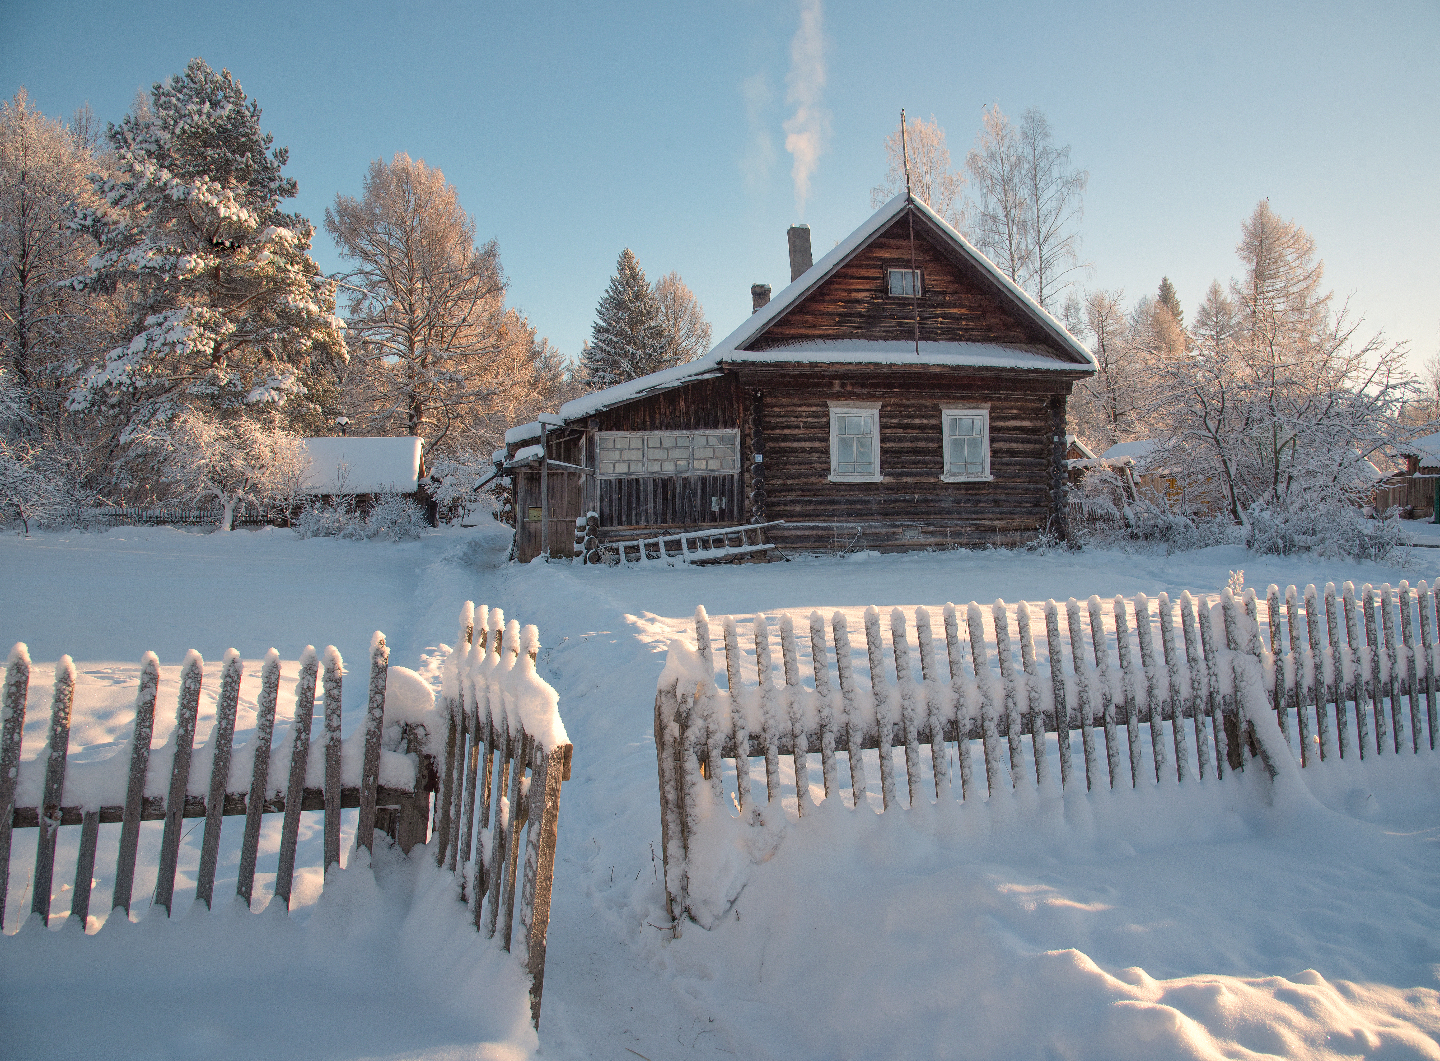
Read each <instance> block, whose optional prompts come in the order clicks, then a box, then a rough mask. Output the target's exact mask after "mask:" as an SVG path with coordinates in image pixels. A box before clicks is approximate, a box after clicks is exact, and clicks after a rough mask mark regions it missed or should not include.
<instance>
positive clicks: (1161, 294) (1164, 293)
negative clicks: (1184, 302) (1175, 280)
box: [1155, 276, 1185, 328]
mask: <svg viewBox="0 0 1440 1061" xmlns="http://www.w3.org/2000/svg"><path fill="white" fill-rule="evenodd" d="M1155 301H1157V302H1159V303H1160V305H1162V306H1164V307H1165V308H1166V309H1167V310H1169V311H1170V316H1172V317H1174V318H1175V323H1176V324H1178V325H1180V327H1182V328H1183V327H1185V311H1184V310H1183V309H1181V308H1180V296H1179V295H1177V294H1176V293H1175V285H1174V284H1172V283H1171V282H1170V278H1169V277H1168V276H1162V277H1161V278H1160V289H1159V291H1157V292H1156V294H1155Z"/></svg>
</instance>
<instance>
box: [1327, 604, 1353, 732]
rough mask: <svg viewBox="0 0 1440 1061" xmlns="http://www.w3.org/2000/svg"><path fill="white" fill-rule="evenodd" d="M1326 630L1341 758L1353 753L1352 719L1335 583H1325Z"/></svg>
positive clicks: (1328, 686) (1331, 691) (1331, 692)
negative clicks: (1349, 708) (1347, 703)
mask: <svg viewBox="0 0 1440 1061" xmlns="http://www.w3.org/2000/svg"><path fill="white" fill-rule="evenodd" d="M1325 629H1326V632H1327V633H1328V634H1329V635H1330V680H1329V681H1328V682H1327V683H1326V688H1327V689H1328V690H1329V693H1330V699H1331V701H1332V702H1333V703H1334V704H1335V747H1336V748H1337V749H1338V750H1339V752H1340V758H1342V759H1343V758H1345V756H1346V754H1347V753H1348V752H1350V751H1353V748H1352V747H1351V745H1350V718H1349V713H1348V711H1347V710H1346V706H1345V705H1346V695H1345V652H1344V649H1343V648H1342V647H1341V644H1340V605H1339V603H1338V602H1337V601H1336V599H1335V583H1333V582H1327V583H1325Z"/></svg>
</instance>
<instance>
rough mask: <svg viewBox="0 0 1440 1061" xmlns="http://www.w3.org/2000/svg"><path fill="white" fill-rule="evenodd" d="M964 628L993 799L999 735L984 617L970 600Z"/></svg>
mask: <svg viewBox="0 0 1440 1061" xmlns="http://www.w3.org/2000/svg"><path fill="white" fill-rule="evenodd" d="M965 626H966V629H967V630H968V632H969V635H970V663H971V666H972V667H973V668H974V670H975V684H976V685H977V686H979V690H980V746H981V748H982V749H983V751H984V753H985V789H986V793H987V794H988V795H990V796H991V797H993V796H994V795H995V793H996V792H997V791H999V787H1000V734H999V731H998V729H997V728H996V725H995V692H994V688H993V684H992V678H991V675H990V666H989V653H988V652H987V651H986V649H985V616H984V614H983V613H982V612H981V611H980V605H978V604H976V603H975V602H974V601H971V602H970V603H969V604H968V605H966V608H965Z"/></svg>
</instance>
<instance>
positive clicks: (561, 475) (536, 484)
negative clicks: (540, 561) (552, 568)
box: [515, 468, 585, 563]
mask: <svg viewBox="0 0 1440 1061" xmlns="http://www.w3.org/2000/svg"><path fill="white" fill-rule="evenodd" d="M547 478H548V480H549V481H548V483H547V486H548V488H549V493H550V498H549V501H550V505H549V509H550V513H549V525H550V555H551V556H556V557H569V556H574V555H575V520H576V519H577V518H579V517H580V516H583V515H584V514H585V500H584V498H585V489H584V487H585V474H584V473H583V472H578V471H569V470H561V469H559V468H551V469H550V470H549V473H548V475H547ZM515 487H516V490H515V502H516V504H515V558H516V559H517V560H519V561H520V562H521V563H528V562H529V561H531V560H533V559H534V558H535V557H537V556H539V555H540V545H541V540H542V539H541V513H542V511H543V506H542V504H541V499H540V469H538V468H534V469H528V468H527V469H526V470H525V471H523V472H521V473H520V474H519V475H517V476H516V481H515Z"/></svg>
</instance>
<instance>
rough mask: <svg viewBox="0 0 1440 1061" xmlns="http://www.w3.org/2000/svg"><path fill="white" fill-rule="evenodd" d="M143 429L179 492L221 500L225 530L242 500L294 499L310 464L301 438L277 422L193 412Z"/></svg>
mask: <svg viewBox="0 0 1440 1061" xmlns="http://www.w3.org/2000/svg"><path fill="white" fill-rule="evenodd" d="M141 431H142V434H143V439H144V443H145V447H146V450H147V451H148V452H149V453H150V454H152V455H153V456H154V457H156V458H158V462H159V466H160V468H161V474H162V475H163V476H164V478H165V480H166V481H167V482H168V483H169V485H170V486H171V487H172V488H173V490H174V491H175V493H176V494H177V495H178V496H180V497H183V498H186V499H187V500H192V501H196V502H202V503H203V502H207V501H218V502H219V503H220V506H221V515H220V527H219V529H220V530H222V531H228V530H231V529H233V527H234V525H235V509H236V508H237V507H238V506H239V505H241V504H242V503H245V502H251V503H255V504H270V503H280V502H290V501H292V500H293V499H294V498H295V496H296V494H297V493H298V492H299V487H300V481H301V479H302V478H303V477H304V474H305V470H306V467H307V458H306V456H305V449H304V447H303V446H302V445H301V444H300V439H299V438H297V437H296V436H295V435H293V434H291V433H290V432H288V431H286V430H284V429H283V428H281V427H279V426H278V425H277V424H276V423H274V422H273V421H272V422H271V423H268V424H267V423H264V422H262V421H260V420H257V419H255V418H253V417H249V416H238V415H231V416H228V417H225V418H223V419H222V418H220V417H216V416H212V415H207V414H205V413H201V412H199V411H196V410H188V411H186V412H184V413H181V414H180V415H178V416H176V417H174V418H172V419H170V420H168V421H166V422H165V423H163V424H160V423H157V424H151V425H148V426H147V427H145V428H143V429H141Z"/></svg>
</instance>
